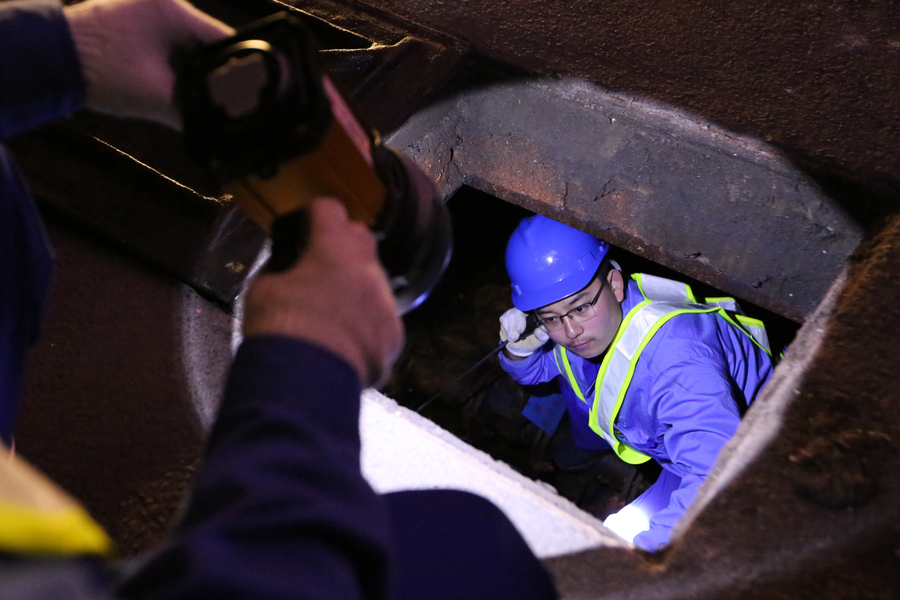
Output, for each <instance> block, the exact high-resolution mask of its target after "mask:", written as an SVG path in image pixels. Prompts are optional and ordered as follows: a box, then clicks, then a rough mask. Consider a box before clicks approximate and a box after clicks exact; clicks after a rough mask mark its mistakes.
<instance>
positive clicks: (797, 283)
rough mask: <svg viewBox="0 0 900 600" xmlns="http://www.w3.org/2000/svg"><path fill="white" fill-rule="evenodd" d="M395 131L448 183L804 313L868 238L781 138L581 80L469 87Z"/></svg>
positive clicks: (783, 310)
mask: <svg viewBox="0 0 900 600" xmlns="http://www.w3.org/2000/svg"><path fill="white" fill-rule="evenodd" d="M389 143H391V144H393V145H395V146H396V147H397V148H400V149H402V150H404V151H405V152H406V153H407V154H408V155H409V156H411V157H412V158H413V159H414V160H416V162H417V163H418V164H419V165H420V166H421V167H423V168H424V169H425V170H426V172H427V173H429V174H430V175H431V176H432V177H433V178H434V179H435V180H436V181H437V183H438V186H439V189H440V190H441V192H442V193H443V194H444V195H445V196H446V197H449V196H452V195H453V194H454V193H455V192H456V190H458V189H459V188H460V187H461V186H463V185H468V186H472V187H476V188H478V189H480V190H483V191H485V192H488V193H490V194H493V195H494V196H497V197H500V198H503V199H505V200H508V201H510V202H513V203H515V204H519V205H521V206H523V207H525V208H527V209H529V210H533V211H535V212H539V213H543V214H545V215H548V216H550V217H552V218H555V219H558V220H560V221H563V222H565V223H569V224H571V225H573V226H575V227H578V228H580V229H583V230H585V231H588V232H590V233H593V234H594V235H596V236H598V237H600V238H602V239H605V240H607V241H609V242H610V243H612V244H613V245H616V246H619V247H622V248H625V249H627V250H629V251H631V252H633V253H635V254H638V255H641V256H644V257H647V258H649V259H651V260H653V261H654V262H657V263H660V264H663V265H666V266H668V267H671V268H672V269H675V270H676V271H679V272H681V273H684V274H686V275H689V276H691V277H694V278H695V279H699V280H701V281H704V282H706V283H708V284H711V285H713V286H714V287H716V288H718V289H722V290H725V291H726V292H728V293H730V294H733V295H736V296H738V297H740V298H744V299H746V300H749V301H751V302H754V303H755V304H758V305H760V306H763V307H765V308H767V309H769V310H771V311H774V312H777V313H779V314H782V315H785V316H788V317H790V318H792V319H794V320H797V321H802V320H803V319H804V318H805V317H806V316H808V315H809V314H811V313H812V311H813V310H814V309H815V307H816V306H817V305H818V304H819V302H820V301H821V300H822V298H823V297H824V295H825V293H826V291H827V290H828V287H829V286H830V284H831V282H832V281H833V280H834V279H835V277H837V275H838V273H840V271H841V269H842V268H843V266H844V264H845V262H846V260H847V257H848V256H849V255H850V253H851V252H852V251H853V249H854V248H855V247H856V246H857V244H858V243H859V241H860V240H861V239H862V228H861V227H860V226H859V225H858V224H857V223H856V222H855V221H854V220H853V219H852V218H850V217H848V216H847V215H846V214H845V212H844V210H843V209H842V208H841V206H840V205H839V204H838V203H837V202H835V201H834V200H833V199H831V198H830V197H829V196H827V195H826V194H825V193H823V192H822V190H821V189H820V188H819V186H818V185H817V184H816V182H815V181H814V180H812V179H811V178H809V177H808V176H806V174H805V173H803V172H802V171H800V170H798V169H797V168H796V167H794V166H793V165H792V164H791V163H790V162H789V161H787V160H785V159H784V158H783V157H782V156H780V154H779V152H778V151H777V150H775V149H774V148H772V147H771V146H767V145H766V144H763V143H760V142H758V141H757V140H753V139H748V138H742V137H740V136H737V135H735V134H732V133H729V132H725V131H722V130H720V129H718V128H716V127H715V125H713V124H711V123H708V122H706V121H703V120H699V119H695V118H687V117H685V116H683V115H681V114H680V113H678V112H676V111H673V110H670V109H666V108H663V107H655V106H650V105H647V104H644V103H641V102H638V101H633V100H632V99H628V98H621V97H617V96H614V95H611V94H608V93H605V92H603V91H601V90H599V89H597V88H596V87H595V86H591V85H589V84H587V83H585V82H582V81H577V80H568V79H562V80H517V81H510V82H501V83H495V84H491V85H486V86H483V87H481V88H477V89H472V90H466V91H464V92H461V93H460V94H459V95H458V96H453V97H450V98H449V99H446V100H444V101H443V102H440V103H436V104H434V105H432V106H430V107H429V108H427V109H425V110H423V111H420V112H419V113H418V114H416V115H415V116H414V117H413V118H412V119H411V120H410V121H408V122H407V123H406V124H405V125H404V126H403V127H402V128H401V129H400V130H398V131H397V132H396V133H395V134H394V135H393V137H392V138H391V139H390V140H389ZM788 257H789V258H788Z"/></svg>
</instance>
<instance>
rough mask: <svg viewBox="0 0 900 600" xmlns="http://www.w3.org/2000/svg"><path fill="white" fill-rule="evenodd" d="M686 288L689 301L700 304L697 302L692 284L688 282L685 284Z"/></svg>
mask: <svg viewBox="0 0 900 600" xmlns="http://www.w3.org/2000/svg"><path fill="white" fill-rule="evenodd" d="M684 287H685V290H686V291H687V297H688V302H690V303H691V304H699V303H698V302H697V298H696V297H695V296H694V290H692V289H691V286H689V285H688V284H684Z"/></svg>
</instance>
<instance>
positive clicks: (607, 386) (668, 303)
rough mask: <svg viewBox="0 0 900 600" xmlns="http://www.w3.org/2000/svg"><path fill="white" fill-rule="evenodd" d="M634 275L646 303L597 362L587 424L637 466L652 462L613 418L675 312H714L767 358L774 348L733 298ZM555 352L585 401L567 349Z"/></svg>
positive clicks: (759, 325) (634, 310)
mask: <svg viewBox="0 0 900 600" xmlns="http://www.w3.org/2000/svg"><path fill="white" fill-rule="evenodd" d="M632 279H634V280H635V281H636V282H637V284H638V287H639V288H640V291H641V294H642V295H643V296H644V301H643V302H641V303H639V304H637V305H636V306H634V307H633V308H632V309H631V310H630V311H628V314H627V315H625V317H624V318H623V319H622V324H621V325H620V326H619V330H618V331H617V332H616V336H615V338H613V341H612V343H611V344H610V347H609V349H608V350H607V352H606V356H604V357H603V362H602V363H600V371H598V373H597V381H596V383H595V385H594V403H593V405H592V406H591V409H590V415H589V417H588V424H589V425H590V427H591V429H593V430H594V431H595V432H596V433H597V434H598V435H600V436H601V437H603V439H605V440H606V441H607V442H608V443H609V444H610V446H612V448H613V450H615V452H616V454H617V455H618V456H619V458H621V459H622V460H624V461H625V462H627V463H630V464H633V465H639V464H641V463H645V462H647V461H648V460H650V456H648V455H647V454H644V453H643V452H639V451H638V450H635V449H634V448H632V447H631V446H629V445H628V444H627V443H625V442H624V441H622V440H620V439H619V436H620V435H621V434H620V433H619V431H618V430H617V429H616V419H617V418H618V416H619V411H620V410H621V408H622V402H623V401H624V399H625V394H626V393H627V392H628V387H629V385H631V379H632V377H633V376H634V369H635V367H636V366H637V362H638V359H639V358H640V357H641V352H642V351H643V350H644V348H645V347H646V346H647V344H648V343H649V342H650V340H651V339H653V336H654V335H655V334H656V332H657V331H659V328H660V327H662V326H663V325H665V324H666V323H668V322H669V320H670V319H672V318H673V317H677V316H678V315H683V314H693V313H718V314H719V315H720V316H721V317H722V318H723V319H725V320H726V321H727V322H728V323H730V324H731V325H733V326H734V327H735V328H736V329H737V330H738V331H740V332H741V333H743V334H745V335H746V336H747V337H749V338H750V339H751V340H752V341H753V343H754V344H755V345H756V346H758V347H759V348H761V349H762V350H763V351H765V353H766V354H768V355H769V356H771V355H772V351H771V348H770V347H769V337H768V335H767V334H766V328H765V325H763V323H762V321H760V320H758V319H751V318H750V317H747V316H745V315H744V314H742V312H741V309H740V307H739V306H738V304H737V302H736V301H735V300H734V298H708V299H707V302H706V303H705V304H701V303H698V302H697V299H696V298H695V297H694V292H693V291H692V290H691V287H690V286H689V285H687V284H685V283H681V282H678V281H672V280H671V279H663V278H662V277H656V276H653V275H644V274H640V273H637V274H635V275H633V276H632ZM553 356H554V359H555V360H556V364H557V367H558V368H559V370H560V372H561V373H565V374H566V375H567V376H568V378H569V384H570V385H571V386H572V389H573V390H574V391H575V395H576V396H578V399H579V400H581V401H582V402H585V403H586V402H587V401H586V400H585V398H584V394H583V393H582V391H581V388H580V386H579V384H578V380H577V379H575V375H574V373H572V367H571V365H570V364H569V357H568V352H567V351H566V349H565V348H563V347H561V346H559V345H557V346H555V347H554V349H553Z"/></svg>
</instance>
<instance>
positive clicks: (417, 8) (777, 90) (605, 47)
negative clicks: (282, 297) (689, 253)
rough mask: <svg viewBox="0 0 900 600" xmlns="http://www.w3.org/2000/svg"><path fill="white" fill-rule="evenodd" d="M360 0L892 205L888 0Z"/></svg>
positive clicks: (899, 156) (897, 100)
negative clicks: (873, 193) (788, 159)
mask: <svg viewBox="0 0 900 600" xmlns="http://www.w3.org/2000/svg"><path fill="white" fill-rule="evenodd" d="M365 3H366V4H367V5H375V6H377V7H379V8H381V9H382V10H385V11H388V12H391V13H394V14H397V15H400V16H402V17H405V18H407V19H410V20H411V21H414V22H417V23H421V24H423V25H427V26H429V27H432V28H434V29H437V30H439V31H442V32H445V33H448V34H451V35H455V36H457V37H459V38H460V39H464V40H466V41H467V42H469V43H470V44H471V45H472V48H473V50H474V51H475V52H476V53H478V54H479V55H481V56H485V57H488V58H491V59H493V60H497V61H500V62H502V63H505V64H508V65H514V66H516V67H519V68H521V69H524V70H527V71H530V72H533V73H536V74H539V75H545V76H554V77H556V76H566V77H575V78H582V79H585V80H588V81H591V82H592V83H595V84H597V85H601V86H603V87H604V88H606V89H608V90H612V91H614V92H615V93H617V94H619V95H621V96H623V97H626V98H631V97H637V98H638V99H643V100H646V101H650V102H657V103H662V104H667V105H671V106H676V107H678V109H679V110H681V111H683V112H685V113H686V114H691V115H696V116H697V117H699V118H700V119H702V120H704V121H709V122H713V123H716V124H717V125H718V126H719V127H721V128H723V129H727V130H731V131H737V132H740V133H741V134H743V135H747V136H751V137H755V138H758V139H760V140H765V141H767V142H769V143H771V144H773V145H775V146H777V147H779V148H782V149H784V150H785V151H787V152H788V153H789V154H790V156H792V157H793V158H794V159H796V160H798V161H801V162H802V163H803V164H804V165H805V166H809V167H811V168H813V169H815V170H816V171H817V172H818V173H823V172H827V173H829V174H834V173H841V174H843V175H846V176H848V177H849V178H851V179H853V180H855V181H860V182H863V183H864V184H865V185H866V186H868V187H871V188H878V189H880V190H882V191H884V192H886V193H887V194H888V195H889V197H888V200H889V202H890V203H891V204H892V205H893V206H896V192H897V190H898V189H900V143H898V141H900V118H898V115H900V94H898V90H900V69H898V68H897V65H898V61H900V4H898V3H897V2H894V1H893V0H871V1H868V2H865V3H860V2H857V1H856V0H834V1H829V2H794V3H785V2H779V1H778V0H759V1H756V2H719V1H716V0H684V1H682V2H677V3H673V2H666V3H659V2H641V1H638V0H610V1H605V2H571V1H569V0H546V1H541V2H536V1H534V0H506V1H504V2H490V3H481V2H473V1H471V0H458V1H455V2H446V1H436V0H365ZM348 5H349V6H358V5H359V2H352V3H350V2H348ZM854 203H856V204H859V199H858V198H857V200H856V201H855V202H854ZM848 208H849V207H848ZM857 208H858V209H862V210H861V212H862V214H861V215H860V218H862V219H868V218H870V217H871V216H872V213H871V212H868V209H869V208H871V207H862V206H857ZM876 212H877V211H876Z"/></svg>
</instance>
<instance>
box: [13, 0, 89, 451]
mask: <svg viewBox="0 0 900 600" xmlns="http://www.w3.org/2000/svg"><path fill="white" fill-rule="evenodd" d="M83 100H84V81H83V79H82V76H81V66H80V65H79V62H78V56H77V54H76V51H75V46H74V43H73V42H72V36H71V34H70V33H69V28H68V25H67V24H66V22H65V19H64V18H63V15H62V11H61V6H60V4H59V3H58V2H48V1H46V0H39V1H34V2H32V1H29V2H21V1H15V0H14V1H12V2H3V3H2V4H0V141H4V142H5V141H6V140H8V139H10V138H11V137H13V136H14V135H16V134H18V133H21V132H24V131H27V130H29V129H32V128H34V127H37V126H39V125H42V124H44V123H46V122H48V121H51V120H53V119H56V118H58V117H61V116H64V115H67V114H69V113H71V112H72V111H74V110H76V109H77V108H79V107H80V106H81V105H82V103H83ZM51 263H52V260H51V255H50V250H49V246H48V245H47V241H46V237H45V236H44V229H43V226H42V224H41V219H40V216H39V215H38V212H37V209H36V208H35V206H34V203H33V202H32V199H31V196H30V194H29V193H28V189H27V187H26V185H25V182H24V181H23V180H22V177H21V176H20V174H19V172H18V170H17V168H16V166H15V164H14V163H13V161H12V159H11V157H10V155H9V153H8V152H7V150H6V148H5V147H3V146H2V145H0V265H2V266H0V348H2V350H3V351H2V352H0V437H2V438H3V440H4V441H6V443H9V441H10V437H11V435H12V430H13V425H14V422H15V414H16V407H17V405H18V398H19V393H20V388H21V384H22V371H23V368H24V359H25V354H26V352H27V350H28V348H29V346H31V344H32V343H34V340H35V339H36V337H37V334H38V329H39V325H40V320H41V313H42V311H43V306H44V301H45V298H46V296H47V288H48V285H49V281H50V270H51Z"/></svg>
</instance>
